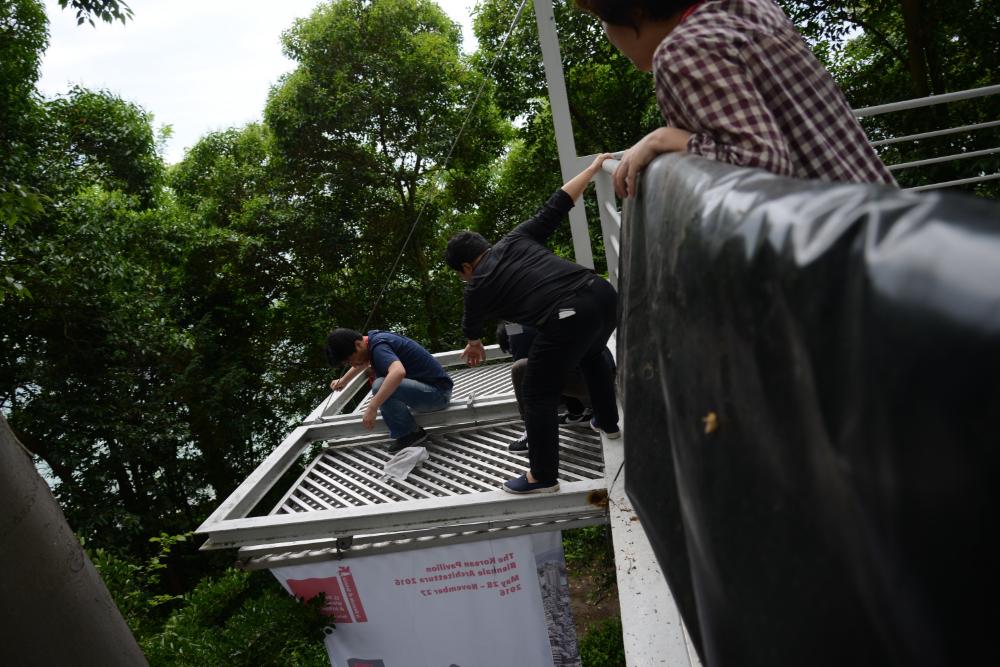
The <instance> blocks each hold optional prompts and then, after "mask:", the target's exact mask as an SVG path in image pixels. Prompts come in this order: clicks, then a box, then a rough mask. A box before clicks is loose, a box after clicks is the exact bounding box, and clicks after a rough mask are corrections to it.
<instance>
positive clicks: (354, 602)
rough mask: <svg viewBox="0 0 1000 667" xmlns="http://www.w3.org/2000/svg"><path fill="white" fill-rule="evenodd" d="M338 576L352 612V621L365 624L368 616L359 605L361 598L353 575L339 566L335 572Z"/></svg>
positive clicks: (345, 567)
mask: <svg viewBox="0 0 1000 667" xmlns="http://www.w3.org/2000/svg"><path fill="white" fill-rule="evenodd" d="M337 572H338V574H340V583H342V584H343V585H344V593H345V594H346V595H347V604H349V605H351V611H352V612H354V619H355V620H356V621H357V622H358V623H367V622H368V616H367V615H366V614H365V607H364V605H362V604H361V596H360V595H359V594H358V587H357V586H355V585H354V575H353V574H351V568H350V567H348V566H346V565H341V566H340V569H339V570H338V571H337Z"/></svg>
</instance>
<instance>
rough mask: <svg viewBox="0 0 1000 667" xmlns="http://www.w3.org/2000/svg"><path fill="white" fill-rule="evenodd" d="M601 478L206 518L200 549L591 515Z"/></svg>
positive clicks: (597, 502) (600, 493)
mask: <svg viewBox="0 0 1000 667" xmlns="http://www.w3.org/2000/svg"><path fill="white" fill-rule="evenodd" d="M606 495H607V494H606V491H605V487H604V480H603V479H593V480H585V481H580V482H569V483H563V484H561V489H560V491H559V492H558V493H545V494H533V495H529V496H511V495H510V494H508V493H505V492H503V491H500V490H497V491H491V492H485V493H476V494H469V495H460V496H451V497H444V498H427V499H423V500H411V501H408V502H406V503H400V504H398V505H395V506H393V511H391V512H387V511H386V510H387V507H386V506H385V505H368V506H363V507H355V508H352V509H351V511H350V513H345V512H344V511H343V510H322V511H316V512H302V513H298V514H283V515H277V516H262V517H249V518H242V519H229V520H225V521H218V522H215V523H213V524H211V525H208V522H206V524H204V525H203V526H202V527H200V528H199V529H198V531H197V532H199V533H206V532H207V533H208V537H209V539H208V540H207V541H206V542H205V544H204V545H203V546H202V549H230V548H235V547H244V546H251V545H262V544H268V543H276V542H289V541H298V540H308V539H316V538H318V537H328V538H337V537H353V536H354V535H355V534H357V533H362V534H363V533H371V532H384V533H394V532H405V531H410V530H419V529H423V528H440V529H442V530H441V532H442V533H445V532H449V531H448V530H445V529H447V528H451V529H452V532H453V531H454V530H457V529H460V528H461V526H462V525H463V524H468V523H487V522H490V521H494V520H496V521H507V520H516V521H518V522H520V523H523V524H530V523H534V522H536V521H543V520H551V519H552V518H553V517H558V516H563V517H567V518H568V517H572V516H576V515H580V514H590V513H593V511H594V508H595V507H601V506H602V504H603V499H604V498H605V497H606Z"/></svg>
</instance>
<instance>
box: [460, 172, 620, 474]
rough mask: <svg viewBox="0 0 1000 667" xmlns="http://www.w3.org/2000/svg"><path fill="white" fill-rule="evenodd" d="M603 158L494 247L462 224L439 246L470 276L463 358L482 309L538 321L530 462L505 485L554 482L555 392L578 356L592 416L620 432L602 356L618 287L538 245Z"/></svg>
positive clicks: (473, 359) (477, 345) (528, 413)
mask: <svg viewBox="0 0 1000 667" xmlns="http://www.w3.org/2000/svg"><path fill="white" fill-rule="evenodd" d="M608 157H610V156H609V155H607V154H603V155H599V156H598V157H597V158H596V159H595V160H594V161H593V163H591V164H590V166H588V167H587V168H586V169H584V170H583V171H582V172H581V173H579V174H577V175H576V176H574V177H573V178H572V179H570V180H569V181H568V182H567V183H566V184H564V185H563V186H562V187H561V188H559V189H558V190H556V191H555V193H553V195H552V196H551V197H549V200H548V201H547V202H546V203H545V205H544V206H542V208H540V209H539V210H538V212H537V213H536V214H535V215H534V217H532V218H531V219H530V220H527V221H525V222H523V223H521V224H520V225H518V226H517V227H516V228H514V230H513V231H512V232H510V233H509V234H507V235H506V236H504V237H503V238H502V239H500V241H498V242H497V243H496V245H495V246H492V247H491V246H490V244H489V243H488V242H487V241H486V239H484V238H483V237H482V236H480V235H479V234H477V233H475V232H470V231H465V232H459V233H458V234H456V235H454V236H453V237H452V238H451V239H450V240H449V241H448V247H447V249H446V250H445V263H447V264H448V266H449V267H451V268H452V269H454V270H455V271H457V272H458V274H459V276H460V277H461V279H462V280H464V281H465V282H466V283H467V285H466V287H465V296H464V301H465V310H464V313H463V315H462V332H463V333H464V335H465V337H466V338H467V339H468V343H467V344H466V346H465V350H463V352H462V357H463V358H464V359H465V360H466V362H467V363H468V364H469V365H470V366H476V365H477V364H479V363H480V362H482V361H483V359H484V358H485V350H484V349H483V344H482V341H481V337H482V332H483V324H484V321H485V320H486V319H487V318H490V319H493V318H499V319H505V320H508V321H511V322H520V323H525V324H531V325H534V326H535V327H536V328H537V329H538V335H537V337H536V338H535V341H534V343H533V344H532V346H531V350H530V352H529V354H528V368H527V371H526V372H525V377H524V385H523V391H524V400H525V415H524V421H525V428H526V430H527V433H528V441H529V442H530V443H531V447H530V449H529V450H528V460H529V462H530V469H529V470H528V471H527V472H526V473H525V474H524V475H521V476H520V477H518V478H516V479H512V480H508V481H507V482H505V483H504V486H503V489H504V490H505V491H508V492H510V493H551V492H554V491H558V490H559V479H558V475H559V414H558V405H559V395H560V393H561V392H562V388H563V382H564V381H565V378H566V374H567V372H568V371H569V370H570V369H572V368H573V367H574V366H577V365H579V367H580V371H581V372H582V373H583V377H584V379H585V380H586V383H587V388H588V391H589V393H590V398H591V403H592V405H593V409H594V419H593V421H592V422H591V425H592V426H593V427H594V428H595V429H598V430H601V431H603V432H604V433H605V435H607V436H608V437H618V435H619V430H618V406H617V403H616V400H615V391H614V384H613V381H614V377H613V374H610V373H608V370H607V365H606V364H605V363H604V361H603V359H602V358H601V355H602V350H603V349H604V348H605V346H606V345H607V341H608V338H609V337H610V335H611V332H612V331H614V328H615V324H616V315H617V313H616V311H617V305H618V295H617V294H616V293H615V290H614V288H613V287H612V286H611V285H610V284H609V283H608V282H607V281H606V280H604V279H603V278H600V277H598V276H597V275H595V274H594V272H593V271H592V270H590V269H587V268H585V267H583V266H580V265H579V264H574V263H573V262H569V261H566V260H564V259H561V258H559V257H557V256H556V255H555V254H553V253H552V251H550V250H549V249H548V248H546V247H545V242H546V241H547V240H548V239H549V237H550V236H552V233H553V232H554V231H555V230H556V228H557V227H558V226H559V224H560V223H561V222H562V220H563V219H564V218H565V217H566V214H567V213H568V212H569V210H570V209H571V208H573V205H574V202H575V201H576V200H577V199H579V198H580V196H581V195H582V194H583V191H584V190H585V189H586V187H587V185H588V183H590V180H591V179H592V178H593V177H594V174H596V173H597V171H598V170H599V169H600V168H601V164H603V162H604V160H606V159H607V158H608Z"/></svg>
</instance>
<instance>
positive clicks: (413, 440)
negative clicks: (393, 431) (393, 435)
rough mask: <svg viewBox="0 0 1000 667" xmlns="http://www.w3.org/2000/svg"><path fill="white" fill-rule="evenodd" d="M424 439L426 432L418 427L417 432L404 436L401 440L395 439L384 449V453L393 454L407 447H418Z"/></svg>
mask: <svg viewBox="0 0 1000 667" xmlns="http://www.w3.org/2000/svg"><path fill="white" fill-rule="evenodd" d="M426 439H427V432H426V431H424V429H422V428H420V427H419V426H418V427H417V430H416V431H414V432H413V433H410V434H409V435H404V436H403V437H402V438H397V439H396V440H394V441H393V442H392V443H390V444H389V446H388V447H386V448H385V451H387V452H389V453H390V454H395V453H396V452H398V451H399V450H401V449H406V448H407V447H415V446H416V445H419V444H420V443H421V442H423V441H424V440H426Z"/></svg>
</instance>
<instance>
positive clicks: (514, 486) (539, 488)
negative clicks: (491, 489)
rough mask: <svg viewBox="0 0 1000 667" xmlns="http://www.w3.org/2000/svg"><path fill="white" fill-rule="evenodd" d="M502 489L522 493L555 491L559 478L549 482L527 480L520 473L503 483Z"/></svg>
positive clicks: (557, 488)
mask: <svg viewBox="0 0 1000 667" xmlns="http://www.w3.org/2000/svg"><path fill="white" fill-rule="evenodd" d="M502 488H503V490H504V491H506V492H507V493H514V494H517V495H524V494H526V493H555V492H556V491H558V490H559V480H553V481H551V482H529V481H528V476H527V475H521V476H520V477H517V478H515V479H508V480H507V481H506V482H504V483H503V487H502Z"/></svg>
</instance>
